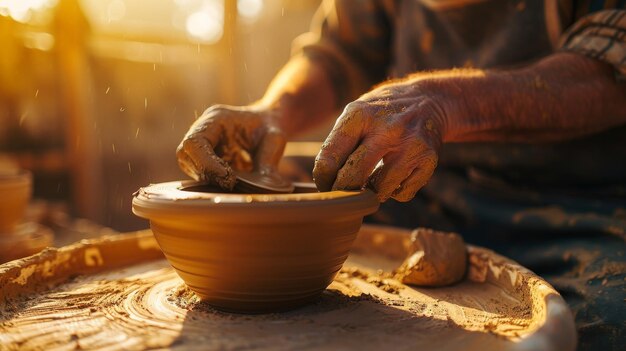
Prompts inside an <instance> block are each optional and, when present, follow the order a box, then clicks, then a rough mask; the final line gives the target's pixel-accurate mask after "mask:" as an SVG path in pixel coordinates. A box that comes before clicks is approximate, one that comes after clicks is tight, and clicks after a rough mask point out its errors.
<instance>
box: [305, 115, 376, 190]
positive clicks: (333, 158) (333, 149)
mask: <svg viewBox="0 0 626 351" xmlns="http://www.w3.org/2000/svg"><path fill="white" fill-rule="evenodd" d="M363 122H364V118H363V111H362V110H361V109H360V108H359V107H358V106H357V105H355V104H354V103H351V104H348V106H346V108H345V109H344V111H343V113H342V114H341V116H339V118H337V122H335V126H334V127H333V129H332V131H331V132H330V134H328V137H327V138H326V141H325V142H324V145H322V148H321V150H320V152H319V153H318V154H317V157H316V158H315V166H314V168H313V180H314V181H315V185H316V186H317V188H318V189H319V190H320V191H330V190H331V189H332V187H333V184H334V183H335V179H336V178H337V173H338V172H339V170H340V169H341V167H343V165H344V163H345V162H346V160H347V159H348V157H350V155H351V154H352V153H353V152H354V151H355V149H356V147H357V145H358V143H359V141H360V139H361V137H362V134H363Z"/></svg>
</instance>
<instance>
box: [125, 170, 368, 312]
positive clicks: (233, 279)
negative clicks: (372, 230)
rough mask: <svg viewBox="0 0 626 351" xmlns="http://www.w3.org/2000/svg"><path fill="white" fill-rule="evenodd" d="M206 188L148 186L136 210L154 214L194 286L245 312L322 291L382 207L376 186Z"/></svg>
mask: <svg viewBox="0 0 626 351" xmlns="http://www.w3.org/2000/svg"><path fill="white" fill-rule="evenodd" d="M184 189H186V190H184ZM303 189H304V188H299V189H297V191H303ZM200 190H205V191H206V189H202V187H201V186H198V185H197V184H196V183H193V182H171V183H162V184H157V185H152V186H149V187H145V188H142V189H140V191H138V192H137V193H136V195H135V198H134V199H133V212H134V213H135V214H136V215H138V216H140V217H143V218H147V219H149V220H150V225H151V228H152V231H153V233H154V235H155V237H156V239H157V241H158V243H159V245H160V246H161V249H162V250H163V253H164V254H165V256H166V258H167V260H168V261H169V262H170V264H171V265H172V266H173V267H174V269H175V270H176V271H177V273H178V274H179V275H180V277H181V278H182V279H183V280H184V281H185V283H186V284H187V285H188V286H189V288H191V289H192V290H193V291H194V292H195V293H196V294H197V295H198V296H199V297H200V298H202V299H203V300H205V301H207V302H208V303H209V304H211V305H213V306H215V307H217V308H219V309H222V310H226V311H232V312H243V313H264V312H274V311H281V310H287V309H291V308H294V307H297V306H300V305H302V304H305V303H306V302H308V301H310V300H312V299H314V298H315V297H316V296H318V295H319V294H320V293H321V292H322V291H323V290H324V289H325V288H326V287H327V286H328V285H329V284H330V283H331V282H332V280H333V279H334V277H335V275H336V274H337V272H338V271H339V269H340V268H341V266H342V265H343V263H344V261H345V260H346V258H347V257H348V253H349V251H350V248H351V246H352V243H353V241H354V239H355V238H356V234H357V232H358V231H359V228H360V226H361V223H362V221H363V217H364V216H365V215H367V214H370V213H373V212H375V211H376V209H377V208H378V205H379V203H378V200H377V199H376V196H375V195H374V194H373V193H372V192H370V191H363V192H339V191H337V192H328V193H294V194H286V195H285V194H281V195H278V194H277V195H266V194H265V195H260V194H258V195H250V194H220V193H210V192H209V193H208V192H203V191H200ZM209 191H212V190H210V189H209Z"/></svg>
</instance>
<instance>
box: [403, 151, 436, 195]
mask: <svg viewBox="0 0 626 351" xmlns="http://www.w3.org/2000/svg"><path fill="white" fill-rule="evenodd" d="M438 160H439V157H438V155H437V153H436V152H435V151H434V150H429V151H428V152H425V153H424V154H423V155H422V156H421V158H420V160H419V162H418V164H417V166H416V168H415V169H414V170H413V172H412V173H411V175H410V176H409V177H408V178H407V179H405V180H404V181H403V182H402V184H401V185H400V187H398V188H397V189H396V190H395V191H394V192H393V193H392V194H391V197H392V198H394V199H396V200H397V201H400V202H407V201H410V200H411V199H413V198H414V197H415V194H416V193H417V191H418V190H420V189H421V188H422V187H424V185H426V183H428V180H430V178H431V177H432V175H433V173H434V172H435V169H436V168H437V162H438Z"/></svg>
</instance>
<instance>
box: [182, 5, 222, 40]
mask: <svg viewBox="0 0 626 351" xmlns="http://www.w3.org/2000/svg"><path fill="white" fill-rule="evenodd" d="M223 27H224V8H223V5H222V3H221V2H217V1H205V2H204V4H203V6H202V8H201V9H200V10H199V11H197V12H193V13H192V14H190V15H189V16H188V17H187V21H186V23H185V28H186V29H187V33H189V35H190V36H192V37H194V38H196V39H200V40H203V41H205V42H208V43H212V42H216V41H218V40H219V39H220V38H221V37H222V32H223Z"/></svg>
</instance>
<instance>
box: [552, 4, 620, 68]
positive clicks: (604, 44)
mask: <svg viewBox="0 0 626 351" xmlns="http://www.w3.org/2000/svg"><path fill="white" fill-rule="evenodd" d="M560 48H561V50H562V51H570V52H576V53H579V54H583V55H585V56H588V57H591V58H594V59H597V60H600V61H604V62H606V63H609V64H611V65H612V66H613V67H615V69H616V71H617V73H618V75H619V76H621V77H620V78H623V77H625V76H626V10H624V9H612V10H603V11H599V12H594V13H591V14H589V15H586V16H584V17H582V18H581V19H579V20H578V21H577V22H576V23H574V25H572V26H571V27H570V28H569V29H568V30H567V31H566V32H565V33H564V34H563V36H562V37H561V42H560Z"/></svg>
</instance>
